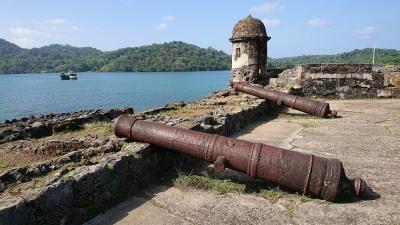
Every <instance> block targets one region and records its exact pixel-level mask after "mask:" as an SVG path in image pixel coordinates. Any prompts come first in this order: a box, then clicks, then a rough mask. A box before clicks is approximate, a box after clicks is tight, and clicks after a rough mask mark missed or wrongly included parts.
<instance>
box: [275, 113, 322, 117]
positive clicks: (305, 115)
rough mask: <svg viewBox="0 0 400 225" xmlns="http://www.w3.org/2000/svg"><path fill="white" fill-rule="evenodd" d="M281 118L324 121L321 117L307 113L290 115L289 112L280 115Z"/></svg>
mask: <svg viewBox="0 0 400 225" xmlns="http://www.w3.org/2000/svg"><path fill="white" fill-rule="evenodd" d="M279 117H281V118H302V119H323V118H321V117H318V116H313V115H309V114H305V113H288V112H284V113H279Z"/></svg>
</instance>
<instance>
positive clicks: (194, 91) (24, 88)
mask: <svg viewBox="0 0 400 225" xmlns="http://www.w3.org/2000/svg"><path fill="white" fill-rule="evenodd" d="M228 77H229V71H212V72H209V71H207V72H176V73H174V72H171V73H79V74H78V80H76V81H70V80H66V81H64V80H63V81H62V80H60V77H59V74H55V73H48V74H15V75H0V122H3V121H4V120H6V119H13V118H19V117H24V116H28V115H29V114H33V115H39V114H43V113H48V112H71V111H78V110H81V109H98V108H101V109H109V108H120V107H133V108H134V110H135V111H143V110H145V109H150V108H154V107H159V106H163V105H165V104H166V103H170V102H173V101H192V100H196V99H200V98H202V97H204V96H206V95H208V94H209V93H210V92H212V91H215V90H218V89H223V88H225V87H226V86H227V84H228V79H229V78H228Z"/></svg>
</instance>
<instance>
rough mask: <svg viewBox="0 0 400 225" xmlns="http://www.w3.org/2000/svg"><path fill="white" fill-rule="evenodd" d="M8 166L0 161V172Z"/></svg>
mask: <svg viewBox="0 0 400 225" xmlns="http://www.w3.org/2000/svg"><path fill="white" fill-rule="evenodd" d="M7 168H8V165H7V164H5V163H3V162H0V173H2V172H4V171H5V170H6V169H7Z"/></svg>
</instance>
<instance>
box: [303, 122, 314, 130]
mask: <svg viewBox="0 0 400 225" xmlns="http://www.w3.org/2000/svg"><path fill="white" fill-rule="evenodd" d="M301 125H302V126H303V128H305V129H307V128H316V127H317V125H314V124H309V123H302V124H301Z"/></svg>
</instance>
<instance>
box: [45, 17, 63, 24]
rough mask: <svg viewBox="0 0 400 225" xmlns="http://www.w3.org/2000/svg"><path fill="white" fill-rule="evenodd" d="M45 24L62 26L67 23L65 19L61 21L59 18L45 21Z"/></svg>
mask: <svg viewBox="0 0 400 225" xmlns="http://www.w3.org/2000/svg"><path fill="white" fill-rule="evenodd" d="M46 23H48V24H51V25H62V24H65V23H67V21H66V20H65V19H61V18H54V19H48V20H46Z"/></svg>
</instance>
